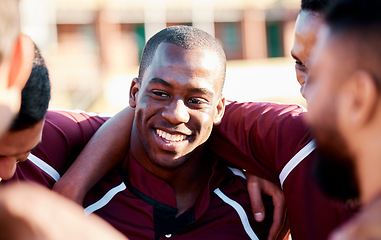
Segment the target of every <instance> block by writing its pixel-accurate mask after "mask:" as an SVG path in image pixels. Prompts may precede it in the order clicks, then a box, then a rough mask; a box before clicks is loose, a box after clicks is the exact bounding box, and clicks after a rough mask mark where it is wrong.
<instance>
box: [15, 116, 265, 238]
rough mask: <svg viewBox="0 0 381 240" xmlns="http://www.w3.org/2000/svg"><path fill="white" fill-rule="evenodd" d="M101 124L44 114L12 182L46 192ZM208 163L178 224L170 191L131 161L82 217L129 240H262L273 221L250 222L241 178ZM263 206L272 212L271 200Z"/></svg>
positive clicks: (91, 199)
mask: <svg viewBox="0 0 381 240" xmlns="http://www.w3.org/2000/svg"><path fill="white" fill-rule="evenodd" d="M106 119H107V118H102V117H100V116H90V115H88V114H86V113H84V112H73V111H49V112H48V113H47V116H46V121H45V125H44V129H43V136H42V143H41V144H40V145H39V147H38V148H37V149H35V150H34V151H33V152H32V153H31V154H30V155H29V156H28V160H27V161H26V162H24V163H21V164H19V165H18V167H17V171H16V174H15V176H14V178H13V179H12V180H13V181H16V180H27V181H33V182H37V183H39V184H42V185H44V186H46V187H48V188H51V187H52V186H53V184H54V183H55V182H56V181H57V180H58V179H59V178H60V176H61V175H62V174H63V173H64V172H65V171H66V169H67V168H68V166H69V165H70V164H71V163H72V162H73V160H74V159H75V158H76V156H77V155H78V154H79V152H80V151H81V149H82V148H83V147H84V146H85V144H86V143H87V142H88V141H89V139H90V138H91V136H92V135H93V134H94V133H95V131H96V130H97V129H98V128H99V127H100V126H101V125H102V124H103V123H104V122H105V121H106ZM129 159H130V160H129ZM208 159H209V161H213V162H212V165H213V167H212V168H211V173H210V179H209V182H208V183H205V186H200V187H203V189H204V190H203V192H202V195H201V196H200V197H199V199H198V201H197V202H196V204H195V206H193V207H192V208H191V209H189V211H187V212H186V213H184V214H182V215H181V216H179V217H177V218H175V217H174V216H175V214H176V211H177V210H176V204H175V198H174V192H173V189H172V188H171V187H170V186H168V185H167V184H166V183H165V182H163V181H161V180H160V179H158V178H156V177H155V176H153V175H152V174H150V173H149V172H148V171H147V170H145V169H144V168H143V167H142V166H140V164H138V163H137V161H135V160H134V159H133V158H131V157H128V158H127V160H128V161H127V160H126V161H125V165H123V166H121V167H119V166H118V167H117V168H116V169H115V170H113V171H112V172H111V173H110V174H108V175H107V176H106V177H105V178H104V179H103V180H102V181H101V182H100V183H99V184H98V185H96V188H94V189H95V190H94V189H93V190H92V191H91V192H90V193H89V195H88V196H87V197H86V203H87V205H89V204H90V206H87V205H86V206H87V208H86V212H88V213H90V212H95V213H96V214H99V215H100V216H101V217H103V218H104V219H105V220H107V221H109V222H110V223H111V224H112V225H113V226H114V227H115V228H116V229H118V230H120V231H121V232H122V233H124V234H125V235H126V236H128V237H129V238H130V239H155V238H156V239H167V238H173V239H266V238H267V235H268V231H269V228H270V225H271V222H272V219H271V217H270V218H267V219H266V220H265V222H263V223H256V222H255V221H254V218H253V214H252V211H251V207H250V201H249V198H248V194H247V190H246V183H245V180H244V175H243V174H242V172H241V173H240V176H236V175H234V174H233V173H232V171H231V170H229V169H228V168H227V167H226V166H225V165H222V164H221V163H219V161H218V160H217V159H216V158H215V157H213V156H210V157H208ZM238 173H239V172H238ZM265 204H266V206H267V211H268V212H271V211H272V206H271V204H272V203H271V200H270V198H266V199H265ZM269 216H271V214H269Z"/></svg>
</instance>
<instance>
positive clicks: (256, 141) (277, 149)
mask: <svg viewBox="0 0 381 240" xmlns="http://www.w3.org/2000/svg"><path fill="white" fill-rule="evenodd" d="M303 116H304V113H303V109H302V108H301V107H299V106H297V105H282V104H275V103H260V102H257V103H254V102H252V103H237V102H232V103H231V104H229V105H227V107H226V110H225V115H224V118H223V120H222V123H221V124H220V125H219V126H217V127H216V128H215V129H214V130H213V133H212V139H211V140H212V148H213V150H214V152H215V153H216V154H217V155H218V156H219V157H220V158H222V159H224V160H225V161H228V162H230V163H233V164H234V165H236V166H238V167H240V168H244V169H247V171H249V172H251V173H253V174H255V175H258V176H260V177H262V178H265V179H268V180H270V181H272V182H274V183H276V184H278V185H279V186H281V187H282V188H283V192H284V195H285V198H286V206H287V209H288V212H287V213H288V217H289V222H290V227H291V235H292V239H293V240H305V239H320V240H324V239H327V236H328V234H329V232H331V231H332V229H334V228H335V227H337V226H338V225H339V224H341V223H342V222H344V221H345V220H346V219H348V218H349V217H350V216H351V215H352V214H353V211H354V209H351V208H350V207H349V206H347V205H346V204H344V203H339V202H334V201H333V200H332V199H329V198H327V197H326V196H324V195H323V194H322V193H321V192H320V189H319V188H318V186H317V184H316V183H315V180H314V178H313V173H312V170H313V165H314V161H315V158H314V151H313V150H314V148H315V144H314V142H313V141H312V140H311V137H310V134H309V131H308V128H307V127H306V126H305V123H304V121H303Z"/></svg>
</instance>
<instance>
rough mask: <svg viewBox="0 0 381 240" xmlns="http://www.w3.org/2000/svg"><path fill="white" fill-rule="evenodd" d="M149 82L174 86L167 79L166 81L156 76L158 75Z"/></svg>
mask: <svg viewBox="0 0 381 240" xmlns="http://www.w3.org/2000/svg"><path fill="white" fill-rule="evenodd" d="M148 83H158V84H162V85H165V86H167V87H171V86H172V85H171V84H170V83H169V82H167V81H165V80H163V79H161V78H156V77H155V78H152V79H151V80H149V82H148Z"/></svg>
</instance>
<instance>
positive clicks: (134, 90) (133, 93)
mask: <svg viewBox="0 0 381 240" xmlns="http://www.w3.org/2000/svg"><path fill="white" fill-rule="evenodd" d="M139 89H140V81H139V79H138V78H134V79H133V80H132V82H131V87H130V106H131V107H132V108H135V107H136V102H137V97H138V96H137V95H138V92H139Z"/></svg>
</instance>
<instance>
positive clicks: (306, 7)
mask: <svg viewBox="0 0 381 240" xmlns="http://www.w3.org/2000/svg"><path fill="white" fill-rule="evenodd" d="M330 2H332V0H302V4H301V10H302V11H311V12H317V13H323V12H324V10H325V8H327V6H328V4H329V3H330Z"/></svg>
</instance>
